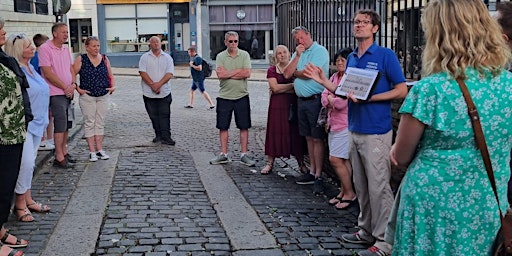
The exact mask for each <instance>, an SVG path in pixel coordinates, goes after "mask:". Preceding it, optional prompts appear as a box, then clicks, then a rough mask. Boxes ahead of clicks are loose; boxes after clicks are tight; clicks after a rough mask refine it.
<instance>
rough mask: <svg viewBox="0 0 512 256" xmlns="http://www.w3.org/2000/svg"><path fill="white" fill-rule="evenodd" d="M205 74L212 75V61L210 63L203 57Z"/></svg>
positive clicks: (205, 75) (206, 75)
mask: <svg viewBox="0 0 512 256" xmlns="http://www.w3.org/2000/svg"><path fill="white" fill-rule="evenodd" d="M202 65H203V74H204V77H210V76H211V75H212V70H213V68H212V66H211V65H210V63H208V62H207V61H206V60H204V59H203V63H202Z"/></svg>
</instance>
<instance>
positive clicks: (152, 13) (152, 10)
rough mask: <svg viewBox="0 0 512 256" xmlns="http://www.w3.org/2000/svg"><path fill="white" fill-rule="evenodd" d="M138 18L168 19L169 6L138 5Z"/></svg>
mask: <svg viewBox="0 0 512 256" xmlns="http://www.w3.org/2000/svg"><path fill="white" fill-rule="evenodd" d="M137 16H138V17H167V5H165V4H139V5H137Z"/></svg>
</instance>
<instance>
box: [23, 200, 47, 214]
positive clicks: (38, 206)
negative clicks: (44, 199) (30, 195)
mask: <svg viewBox="0 0 512 256" xmlns="http://www.w3.org/2000/svg"><path fill="white" fill-rule="evenodd" d="M27 207H28V209H29V210H30V211H32V212H38V213H46V212H49V211H50V207H49V206H48V205H46V204H42V203H38V202H36V201H34V202H33V203H31V204H27Z"/></svg>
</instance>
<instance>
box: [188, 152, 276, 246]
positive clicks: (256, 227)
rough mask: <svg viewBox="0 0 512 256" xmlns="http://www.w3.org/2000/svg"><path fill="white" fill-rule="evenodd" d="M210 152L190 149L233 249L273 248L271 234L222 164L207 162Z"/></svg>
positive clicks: (274, 242) (273, 240) (211, 155)
mask: <svg viewBox="0 0 512 256" xmlns="http://www.w3.org/2000/svg"><path fill="white" fill-rule="evenodd" d="M214 156H215V155H214V154H212V153H205V152H194V153H192V157H193V158H194V163H195V166H196V168H197V170H198V172H199V176H200V177H201V181H202V182H203V185H204V187H205V189H206V191H207V193H208V197H209V198H210V202H211V204H212V205H213V207H214V209H215V211H216V212H217V215H218V216H219V219H220V221H221V222H222V223H223V226H224V229H225V230H226V233H227V235H228V237H229V238H230V242H231V246H232V248H233V251H240V250H255V249H266V248H276V247H277V245H276V241H275V238H274V237H273V236H272V235H271V234H270V232H268V230H267V229H266V228H265V226H264V225H263V223H262V222H261V220H260V218H259V217H258V215H257V214H256V212H255V211H254V210H253V209H252V208H251V205H249V204H248V203H247V201H245V198H244V197H243V196H242V194H240V191H239V190H238V188H237V187H236V186H235V184H234V183H233V181H232V180H231V178H230V177H229V176H228V175H227V173H226V171H225V170H224V168H222V166H220V165H210V164H209V163H208V161H209V159H211V158H213V157H214ZM220 184H222V186H219V185H220Z"/></svg>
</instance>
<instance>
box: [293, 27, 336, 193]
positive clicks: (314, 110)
mask: <svg viewBox="0 0 512 256" xmlns="http://www.w3.org/2000/svg"><path fill="white" fill-rule="evenodd" d="M292 35H293V38H294V39H295V42H296V44H297V47H296V48H295V52H294V53H293V55H292V60H291V61H290V63H289V64H288V66H286V68H285V70H284V76H285V77H286V78H290V77H292V76H295V77H296V79H295V81H294V85H293V87H294V89H295V93H296V94H297V96H299V99H298V105H297V112H298V120H299V133H300V135H302V136H305V137H306V141H307V144H308V154H309V161H310V166H311V167H310V173H306V174H304V175H303V176H302V177H300V178H298V179H297V181H296V182H297V184H312V183H314V184H315V186H314V189H313V193H315V194H321V193H323V191H324V186H323V181H322V163H323V161H324V151H325V149H324V138H325V136H326V133H325V130H324V127H318V126H317V124H316V120H317V118H318V113H319V112H320V109H321V108H322V103H321V102H320V100H321V94H322V91H323V90H324V87H323V86H322V85H321V84H319V83H317V82H316V81H315V80H313V79H310V78H307V77H306V76H304V75H303V70H304V69H305V68H306V64H308V63H311V64H313V65H315V66H317V67H320V68H322V69H323V71H324V74H329V53H328V52H327V49H325V47H323V46H321V45H319V44H318V43H317V42H314V41H313V39H312V38H311V33H310V32H309V30H308V29H307V28H305V27H302V26H299V27H296V28H294V29H293V30H292Z"/></svg>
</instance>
